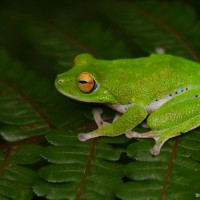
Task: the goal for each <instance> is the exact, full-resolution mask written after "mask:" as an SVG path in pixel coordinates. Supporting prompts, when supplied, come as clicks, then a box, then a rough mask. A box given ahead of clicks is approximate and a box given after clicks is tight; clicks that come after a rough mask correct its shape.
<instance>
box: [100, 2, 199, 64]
mask: <svg viewBox="0 0 200 200" xmlns="http://www.w3.org/2000/svg"><path fill="white" fill-rule="evenodd" d="M113 4H114V5H115V6H112V5H113ZM100 11H101V12H102V13H103V14H104V15H105V16H106V17H105V18H106V19H110V20H111V23H113V24H116V25H117V26H118V31H120V32H122V34H124V35H125V36H126V35H127V37H129V39H130V40H131V41H134V42H136V43H137V44H138V45H139V46H140V47H141V48H143V49H144V50H145V51H147V52H149V53H153V52H155V49H156V48H157V47H162V48H164V49H165V51H166V53H168V54H176V55H179V56H184V57H187V58H191V59H194V60H197V61H200V56H199V53H198V52H199V50H200V43H199V40H198V37H199V32H200V26H199V23H198V22H197V20H196V13H195V12H194V10H193V9H191V8H190V7H189V6H185V5H183V4H182V3H180V2H173V3H172V2H160V1H156V0H154V1H140V2H139V1H138V2H137V1H135V2H131V3H126V4H124V3H119V2H115V3H114V2H112V3H111V2H110V3H109V4H102V6H101V7H100Z"/></svg>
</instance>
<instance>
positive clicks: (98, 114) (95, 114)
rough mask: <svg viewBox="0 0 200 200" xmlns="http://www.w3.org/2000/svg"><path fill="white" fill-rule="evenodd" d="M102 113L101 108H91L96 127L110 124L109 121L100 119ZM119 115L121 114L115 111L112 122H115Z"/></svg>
mask: <svg viewBox="0 0 200 200" xmlns="http://www.w3.org/2000/svg"><path fill="white" fill-rule="evenodd" d="M102 113H103V110H102V109H101V108H94V109H93V110H92V114H93V117H94V120H95V122H96V124H97V126H98V127H100V126H103V125H108V124H110V123H109V122H106V121H104V120H103V119H102V117H101V114H102ZM120 116H121V114H120V113H118V112H117V113H116V114H115V116H114V118H113V121H112V122H115V121H116V120H117V119H119V117H120Z"/></svg>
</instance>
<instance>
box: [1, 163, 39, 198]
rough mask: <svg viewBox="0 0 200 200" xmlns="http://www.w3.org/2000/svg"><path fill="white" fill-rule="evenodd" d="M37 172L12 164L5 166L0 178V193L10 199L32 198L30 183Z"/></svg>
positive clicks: (35, 177) (31, 183) (33, 180)
mask: <svg viewBox="0 0 200 200" xmlns="http://www.w3.org/2000/svg"><path fill="white" fill-rule="evenodd" d="M37 177H38V176H37V174H36V173H35V172H34V171H33V170H30V169H27V168H24V167H19V166H15V167H14V166H12V167H9V168H7V169H6V170H5V171H4V172H3V174H2V176H1V178H0V194H1V195H3V196H5V197H8V198H10V199H16V200H18V199H24V200H28V199H32V191H31V188H32V185H33V183H34V182H35V180H37Z"/></svg>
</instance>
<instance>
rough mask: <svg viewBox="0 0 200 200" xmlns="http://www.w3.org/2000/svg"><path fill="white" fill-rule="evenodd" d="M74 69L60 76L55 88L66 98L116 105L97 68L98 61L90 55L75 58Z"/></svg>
mask: <svg viewBox="0 0 200 200" xmlns="http://www.w3.org/2000/svg"><path fill="white" fill-rule="evenodd" d="M74 63H75V65H74V67H73V68H72V69H70V70H69V71H67V72H65V73H63V74H59V75H58V76H57V79H56V80H55V86H56V88H57V89H58V91H59V92H61V93H62V94H64V95H65V96H67V97H69V98H72V99H75V100H78V101H84V102H96V103H116V102H117V101H116V99H115V97H114V96H113V95H112V94H111V93H110V91H109V89H108V87H106V84H105V82H104V83H102V82H103V81H102V77H101V76H100V75H99V73H98V69H97V68H96V67H95V63H96V59H95V58H94V57H93V56H91V55H90V54H81V55H78V56H76V57H75V59H74Z"/></svg>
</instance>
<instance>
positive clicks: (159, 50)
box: [155, 47, 165, 54]
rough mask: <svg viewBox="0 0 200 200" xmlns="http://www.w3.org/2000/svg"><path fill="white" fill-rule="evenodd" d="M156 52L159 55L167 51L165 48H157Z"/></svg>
mask: <svg viewBox="0 0 200 200" xmlns="http://www.w3.org/2000/svg"><path fill="white" fill-rule="evenodd" d="M155 52H156V53H157V54H165V49H164V48H163V47H156V48H155Z"/></svg>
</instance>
